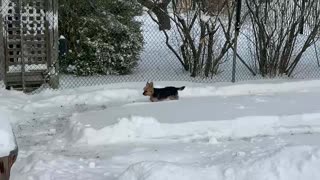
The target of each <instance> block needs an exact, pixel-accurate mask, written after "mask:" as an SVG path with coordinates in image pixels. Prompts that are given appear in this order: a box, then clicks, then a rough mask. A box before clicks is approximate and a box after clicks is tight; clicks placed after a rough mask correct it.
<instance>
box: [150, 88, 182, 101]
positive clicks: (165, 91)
mask: <svg viewBox="0 0 320 180" xmlns="http://www.w3.org/2000/svg"><path fill="white" fill-rule="evenodd" d="M184 88H185V86H183V87H180V88H176V87H173V86H168V87H164V88H154V93H153V95H152V96H153V97H154V98H157V99H159V100H162V99H167V98H170V99H178V98H179V97H178V91H182V90H183V89H184Z"/></svg>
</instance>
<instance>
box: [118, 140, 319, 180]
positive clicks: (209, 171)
mask: <svg viewBox="0 0 320 180" xmlns="http://www.w3.org/2000/svg"><path fill="white" fill-rule="evenodd" d="M319 167H320V150H319V148H314V147H311V146H293V147H285V148H283V149H282V150H280V151H279V152H276V153H274V154H268V155H266V156H261V157H254V158H252V159H250V160H248V161H243V162H239V163H235V164H227V165H224V164H218V165H214V166H210V167H197V166H192V165H180V164H176V163H169V162H159V161H153V162H152V161H151V162H140V163H136V164H133V165H131V166H129V167H128V168H127V169H126V170H125V171H124V172H123V174H122V175H121V176H120V178H119V179H120V180H189V179H190V180H194V179H201V180H212V179H215V180H235V179H237V180H257V179H259V180H271V179H272V180H288V179H290V180H302V179H320V172H319V169H318V168H319Z"/></svg>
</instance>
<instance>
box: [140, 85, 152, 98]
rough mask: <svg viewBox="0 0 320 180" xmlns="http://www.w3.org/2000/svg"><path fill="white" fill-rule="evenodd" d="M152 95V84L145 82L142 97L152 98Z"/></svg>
mask: <svg viewBox="0 0 320 180" xmlns="http://www.w3.org/2000/svg"><path fill="white" fill-rule="evenodd" d="M153 93H154V89H153V82H150V83H149V82H147V84H146V86H145V87H144V88H143V93H142V94H143V95H144V96H152V95H153Z"/></svg>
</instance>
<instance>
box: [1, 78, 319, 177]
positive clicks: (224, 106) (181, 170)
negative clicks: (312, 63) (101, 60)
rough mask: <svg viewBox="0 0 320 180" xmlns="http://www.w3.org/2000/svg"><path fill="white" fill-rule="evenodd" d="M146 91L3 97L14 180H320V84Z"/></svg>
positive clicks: (137, 86) (118, 88) (113, 88)
mask: <svg viewBox="0 0 320 180" xmlns="http://www.w3.org/2000/svg"><path fill="white" fill-rule="evenodd" d="M155 84H156V85H157V86H164V85H175V86H181V85H186V89H185V90H184V91H182V92H181V93H180V100H178V101H164V102H159V103H150V102H148V98H147V97H144V96H142V88H143V86H144V83H138V82H137V83H120V84H112V85H107V86H96V87H86V88H77V89H65V90H60V91H51V90H44V91H42V92H40V93H39V94H35V95H24V94H22V93H20V92H14V91H11V92H9V91H4V90H1V91H0V99H1V101H0V102H1V103H0V111H1V114H2V113H5V114H6V115H7V116H9V117H10V119H9V120H10V121H11V123H12V126H13V128H14V131H15V134H16V138H17V142H18V145H19V156H18V160H17V162H16V163H15V164H14V166H13V169H12V179H13V180H61V179H63V180H74V179H79V180H82V179H83V180H84V179H86V180H88V179H90V180H99V179H101V180H102V179H103V180H106V179H107V180H113V179H120V180H171V179H172V180H186V179H190V180H191V179H192V180H194V179H203V180H206V179H208V180H209V179H210V180H211V179H216V180H220V179H221V180H251V179H252V180H256V179H259V180H261V179H262V180H263V179H265V180H288V179H290V180H300V179H301V180H302V179H303V180H314V179H320V173H319V171H318V169H319V168H318V167H319V166H320V141H319V138H320V108H319V107H320V101H318V99H320V81H319V80H313V81H292V82H285V81H281V80H270V81H266V80H265V81H254V82H243V83H238V84H229V83H223V84H215V85H209V84H195V83H190V82H155Z"/></svg>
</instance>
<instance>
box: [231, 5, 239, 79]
mask: <svg viewBox="0 0 320 180" xmlns="http://www.w3.org/2000/svg"><path fill="white" fill-rule="evenodd" d="M236 1H237V10H236V23H235V31H234V32H235V35H234V48H233V62H232V80H231V81H232V82H233V83H234V82H236V66H237V61H236V60H237V47H238V36H239V31H240V18H241V0H236Z"/></svg>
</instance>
